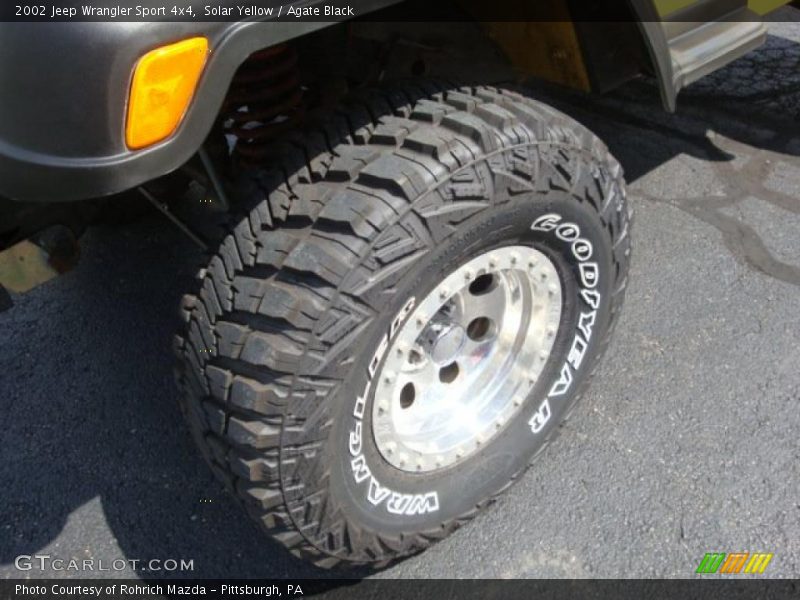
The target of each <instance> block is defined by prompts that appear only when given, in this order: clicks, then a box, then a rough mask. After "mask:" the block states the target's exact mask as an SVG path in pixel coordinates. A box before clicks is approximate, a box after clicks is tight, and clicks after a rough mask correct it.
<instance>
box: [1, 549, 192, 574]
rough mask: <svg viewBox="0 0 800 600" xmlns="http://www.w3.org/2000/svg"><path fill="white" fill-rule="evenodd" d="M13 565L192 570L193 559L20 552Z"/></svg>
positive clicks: (36, 568)
mask: <svg viewBox="0 0 800 600" xmlns="http://www.w3.org/2000/svg"><path fill="white" fill-rule="evenodd" d="M14 566H15V567H16V568H17V570H19V571H71V572H76V573H81V572H86V571H107V572H113V571H138V572H157V571H170V572H182V571H194V559H189V560H187V559H185V558H150V559H146V560H141V559H138V558H115V559H114V560H104V559H102V558H59V557H57V556H52V555H50V554H21V555H20V556H18V557H17V558H16V559H14Z"/></svg>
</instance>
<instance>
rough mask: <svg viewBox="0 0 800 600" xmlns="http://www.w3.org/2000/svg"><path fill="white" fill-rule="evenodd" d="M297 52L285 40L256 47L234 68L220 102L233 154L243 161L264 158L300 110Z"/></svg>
mask: <svg viewBox="0 0 800 600" xmlns="http://www.w3.org/2000/svg"><path fill="white" fill-rule="evenodd" d="M303 108H304V107H303V87H302V85H301V82H300V74H299V70H298V67H297V53H296V52H295V51H294V49H293V48H292V47H291V46H289V45H287V44H280V45H278V46H273V47H271V48H267V49H265V50H259V51H258V52H255V53H254V54H251V55H250V57H249V58H248V59H247V60H246V61H245V62H244V64H243V65H242V66H241V67H240V68H239V70H238V71H237V72H236V75H235V76H234V78H233V82H232V83H231V87H230V90H229V91H228V95H227V97H226V99H225V103H224V105H223V109H222V114H223V130H224V133H225V134H226V137H228V140H229V143H232V144H233V147H232V150H231V153H232V156H233V157H234V158H235V159H236V160H237V161H238V162H239V163H240V164H244V165H248V164H256V163H258V162H259V161H260V159H263V158H264V156H265V154H266V149H267V147H268V145H269V143H270V142H271V141H272V140H274V139H275V138H276V137H277V136H279V135H280V134H282V133H284V132H285V131H287V130H289V129H291V128H292V127H294V126H295V125H296V124H297V121H298V120H299V119H300V118H301V117H302V114H303V112H304V111H303Z"/></svg>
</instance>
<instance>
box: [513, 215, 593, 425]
mask: <svg viewBox="0 0 800 600" xmlns="http://www.w3.org/2000/svg"><path fill="white" fill-rule="evenodd" d="M531 229H532V230H533V231H543V232H546V233H550V232H553V233H555V236H556V237H557V238H558V239H560V240H562V241H564V242H567V243H571V246H570V249H571V251H572V255H573V256H574V257H575V259H576V260H577V261H578V263H579V264H578V270H579V273H580V284H581V286H582V289H581V292H580V296H581V298H582V299H583V301H584V302H585V303H586V304H587V306H588V307H589V308H590V309H591V311H589V312H581V314H580V317H578V329H577V331H576V332H575V337H574V338H573V340H572V345H571V346H570V350H569V353H568V354H567V358H566V360H565V361H564V364H563V365H562V366H561V371H560V372H559V377H558V380H557V381H556V382H555V383H554V384H553V386H552V387H551V388H550V391H549V392H548V394H547V397H546V398H545V399H544V401H543V402H542V403H541V404H540V405H539V408H538V409H537V410H536V412H535V413H533V416H532V417H531V419H530V421H528V425H529V426H530V428H531V431H532V432H533V433H534V434H537V433H539V432H540V431H542V429H544V426H545V425H546V424H547V422H548V421H549V420H550V416H551V414H552V411H551V409H550V404H551V401H552V400H553V399H555V398H558V397H560V396H563V395H565V394H566V393H567V392H568V391H569V390H570V388H571V387H572V382H573V381H574V379H575V373H576V372H577V371H578V369H580V367H581V364H582V363H583V358H584V356H585V355H586V350H587V348H588V347H589V342H590V341H591V339H592V333H593V329H594V324H595V321H596V320H597V310H598V309H599V308H600V301H601V300H602V296H601V294H600V292H598V291H597V289H596V288H597V284H598V283H599V281H600V268H599V266H598V264H597V263H596V262H592V261H590V259H591V258H592V256H593V255H594V247H593V246H592V243H591V242H590V241H589V240H587V239H585V238H582V237H580V236H581V229H580V227H579V226H578V225H577V224H575V223H569V222H565V221H564V220H563V219H562V217H561V215H558V214H555V213H548V214H546V215H542V216H541V217H539V218H538V219H536V220H535V221H534V222H533V224H532V225H531Z"/></svg>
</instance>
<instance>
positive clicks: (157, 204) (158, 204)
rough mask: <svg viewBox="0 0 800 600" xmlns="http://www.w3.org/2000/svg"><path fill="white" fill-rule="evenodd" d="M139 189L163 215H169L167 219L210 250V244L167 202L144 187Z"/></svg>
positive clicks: (205, 248) (206, 249)
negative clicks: (177, 214) (182, 219)
mask: <svg viewBox="0 0 800 600" xmlns="http://www.w3.org/2000/svg"><path fill="white" fill-rule="evenodd" d="M137 189H138V190H139V193H140V194H141V195H142V196H144V197H145V198H147V200H148V202H150V204H152V205H153V206H155V207H156V208H157V209H158V211H159V212H160V213H161V214H162V215H164V216H165V217H167V219H169V220H170V221H171V222H172V223H173V224H174V225H175V226H176V227H177V228H178V229H180V230H181V231H182V232H183V233H185V234H186V235H187V236H188V237H189V239H190V240H192V241H193V242H194V243H195V244H197V245H198V246H199V247H200V248H202V249H203V251H204V252H207V251H208V244H206V242H205V241H204V240H203V239H202V238H201V237H200V236H199V235H197V234H196V233H195V232H194V231H192V230H191V229H189V226H188V225H186V223H184V222H183V221H181V220H180V219H178V217H176V216H175V215H174V214H172V212H171V211H170V210H169V207H168V206H167V205H166V204H164V203H163V202H160V201H159V200H158V198H156V197H155V196H153V194H151V193H150V192H148V191H147V190H146V189H145V188H144V187H139V188H137Z"/></svg>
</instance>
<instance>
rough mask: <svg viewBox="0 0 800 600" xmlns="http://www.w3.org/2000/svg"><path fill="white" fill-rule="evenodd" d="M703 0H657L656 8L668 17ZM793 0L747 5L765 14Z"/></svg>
mask: <svg viewBox="0 0 800 600" xmlns="http://www.w3.org/2000/svg"><path fill="white" fill-rule="evenodd" d="M702 1H703V0H655V4H656V10H657V11H658V14H659V15H660V16H661V17H668V16H669V15H671V14H672V13H674V12H677V11H679V10H682V9H684V8H686V7H688V6H691V5H692V4H695V3H697V2H702ZM791 1H792V0H748V2H747V6H748V7H749V8H750V10H752V11H753V12H754V13H756V14H758V15H765V14H767V13H770V12H772V11H773V10H776V9H778V8H780V7H781V6H784V5H786V4H789V2H791Z"/></svg>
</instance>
